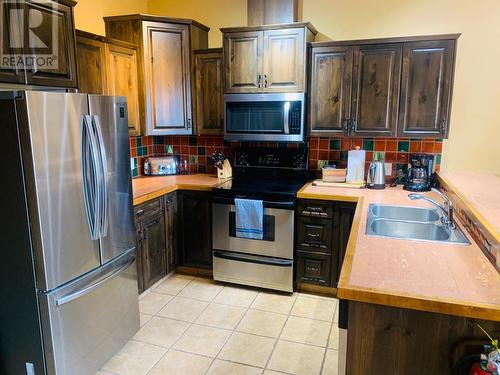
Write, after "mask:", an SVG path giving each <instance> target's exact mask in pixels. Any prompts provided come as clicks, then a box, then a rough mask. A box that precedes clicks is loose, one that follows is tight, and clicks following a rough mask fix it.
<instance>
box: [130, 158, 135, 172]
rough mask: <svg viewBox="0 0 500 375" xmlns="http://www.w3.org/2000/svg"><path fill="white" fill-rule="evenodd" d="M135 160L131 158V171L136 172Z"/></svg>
mask: <svg viewBox="0 0 500 375" xmlns="http://www.w3.org/2000/svg"><path fill="white" fill-rule="evenodd" d="M134 166H135V164H134V158H130V170H131V171H133V170H134Z"/></svg>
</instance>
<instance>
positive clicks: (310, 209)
mask: <svg viewBox="0 0 500 375" xmlns="http://www.w3.org/2000/svg"><path fill="white" fill-rule="evenodd" d="M307 209H308V210H309V211H316V212H319V211H323V209H322V208H321V207H307Z"/></svg>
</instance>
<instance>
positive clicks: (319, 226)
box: [297, 217, 333, 253]
mask: <svg viewBox="0 0 500 375" xmlns="http://www.w3.org/2000/svg"><path fill="white" fill-rule="evenodd" d="M297 225H298V229H297V246H298V247H299V249H303V250H309V251H320V252H323V253H330V252H332V250H333V242H332V241H333V226H332V222H331V220H323V219H317V218H305V217H299V218H297Z"/></svg>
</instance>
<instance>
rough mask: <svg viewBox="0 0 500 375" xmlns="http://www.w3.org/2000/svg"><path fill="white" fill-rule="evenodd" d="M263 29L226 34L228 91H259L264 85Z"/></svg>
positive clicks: (226, 83) (225, 52)
mask: <svg viewBox="0 0 500 375" xmlns="http://www.w3.org/2000/svg"><path fill="white" fill-rule="evenodd" d="M262 38H263V34H262V32H261V31H251V32H242V33H227V34H224V41H223V43H224V61H225V62H224V63H225V85H226V92H230V93H238V92H258V91H261V88H260V87H261V85H262V74H261V72H262V59H261V56H262Z"/></svg>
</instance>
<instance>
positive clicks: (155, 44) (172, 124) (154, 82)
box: [104, 14, 209, 135]
mask: <svg viewBox="0 0 500 375" xmlns="http://www.w3.org/2000/svg"><path fill="white" fill-rule="evenodd" d="M104 21H105V24H106V35H107V36H108V37H112V38H116V39H119V40H124V41H126V42H130V43H134V44H137V45H138V46H139V48H138V53H137V55H138V56H137V58H138V67H139V80H138V83H139V108H140V113H141V122H142V121H143V120H144V125H143V128H142V130H143V134H145V135H170V134H192V133H193V118H192V114H193V112H194V108H193V103H192V102H193V101H192V96H193V95H194V94H193V93H194V90H195V80H194V76H195V62H194V53H193V52H194V50H197V49H206V48H207V47H208V30H209V29H208V27H206V26H204V25H201V24H200V23H198V22H196V21H193V20H187V19H177V18H167V17H160V16H148V15H141V14H135V15H125V16H113V17H105V18H104Z"/></svg>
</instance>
